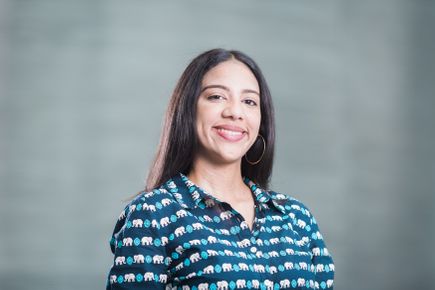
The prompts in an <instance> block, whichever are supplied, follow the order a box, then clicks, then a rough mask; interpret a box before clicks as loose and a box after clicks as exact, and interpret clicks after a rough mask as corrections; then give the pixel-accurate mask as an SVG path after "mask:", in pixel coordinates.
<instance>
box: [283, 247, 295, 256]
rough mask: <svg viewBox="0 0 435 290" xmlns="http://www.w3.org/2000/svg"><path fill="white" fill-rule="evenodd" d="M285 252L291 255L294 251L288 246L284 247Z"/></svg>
mask: <svg viewBox="0 0 435 290" xmlns="http://www.w3.org/2000/svg"><path fill="white" fill-rule="evenodd" d="M285 252H286V253H287V254H289V255H293V254H294V253H295V251H294V250H293V249H289V248H287V249H285Z"/></svg>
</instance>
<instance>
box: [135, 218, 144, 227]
mask: <svg viewBox="0 0 435 290" xmlns="http://www.w3.org/2000/svg"><path fill="white" fill-rule="evenodd" d="M142 226H143V220H141V219H135V220H133V227H134V228H141V227H142Z"/></svg>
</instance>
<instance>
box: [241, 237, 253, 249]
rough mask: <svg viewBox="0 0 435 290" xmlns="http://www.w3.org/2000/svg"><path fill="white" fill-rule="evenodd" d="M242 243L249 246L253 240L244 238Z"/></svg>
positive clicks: (243, 245)
mask: <svg viewBox="0 0 435 290" xmlns="http://www.w3.org/2000/svg"><path fill="white" fill-rule="evenodd" d="M241 243H242V247H249V246H250V245H251V241H250V240H248V239H243V240H242V241H241Z"/></svg>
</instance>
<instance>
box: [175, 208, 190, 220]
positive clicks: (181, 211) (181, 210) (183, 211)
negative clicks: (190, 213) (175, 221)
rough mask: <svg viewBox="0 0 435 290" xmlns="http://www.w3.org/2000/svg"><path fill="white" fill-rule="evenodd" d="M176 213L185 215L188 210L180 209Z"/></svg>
mask: <svg viewBox="0 0 435 290" xmlns="http://www.w3.org/2000/svg"><path fill="white" fill-rule="evenodd" d="M175 214H176V215H177V217H179V218H180V217H185V216H187V211H185V210H184V209H180V210H179V211H177V212H176V213H175Z"/></svg>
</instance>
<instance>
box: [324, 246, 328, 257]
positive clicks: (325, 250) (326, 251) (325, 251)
mask: <svg viewBox="0 0 435 290" xmlns="http://www.w3.org/2000/svg"><path fill="white" fill-rule="evenodd" d="M323 255H324V256H329V251H328V249H327V248H323Z"/></svg>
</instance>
